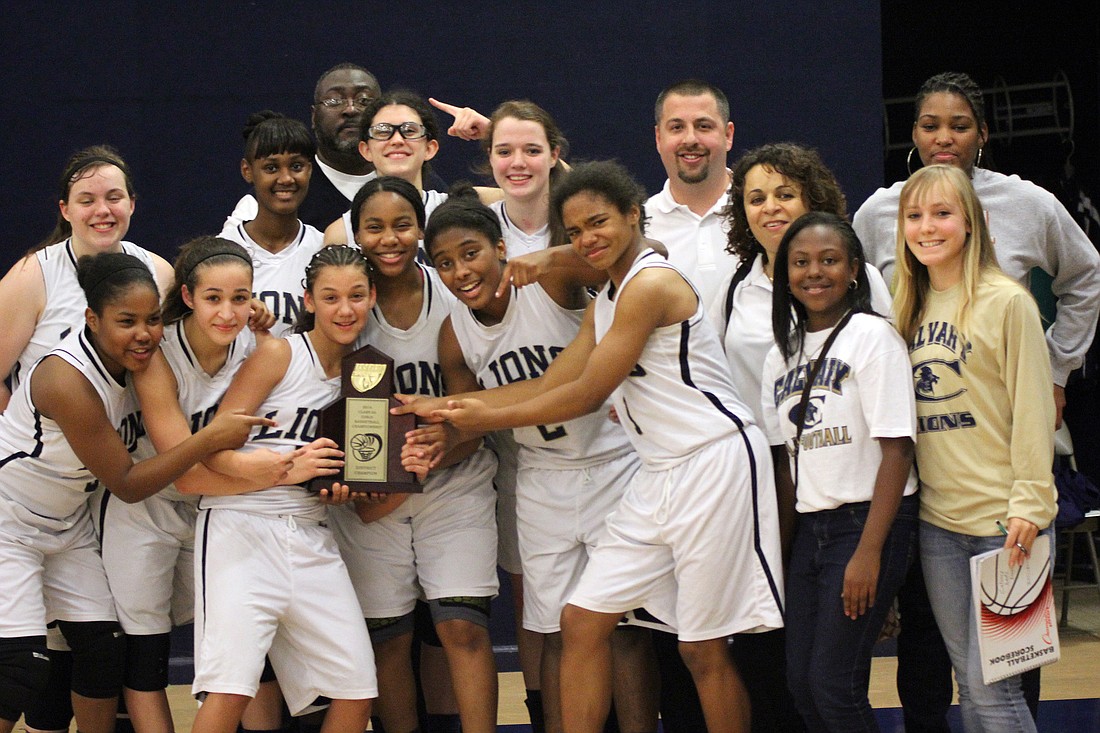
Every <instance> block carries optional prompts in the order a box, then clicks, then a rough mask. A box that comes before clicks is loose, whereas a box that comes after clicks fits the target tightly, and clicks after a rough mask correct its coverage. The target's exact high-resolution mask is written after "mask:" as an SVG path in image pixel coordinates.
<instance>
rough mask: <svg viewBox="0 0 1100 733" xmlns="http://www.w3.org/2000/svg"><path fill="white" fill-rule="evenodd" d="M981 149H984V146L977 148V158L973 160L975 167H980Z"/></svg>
mask: <svg viewBox="0 0 1100 733" xmlns="http://www.w3.org/2000/svg"><path fill="white" fill-rule="evenodd" d="M982 150H984V148H978V159H977V160H975V161H974V167H975V168H981V167H982Z"/></svg>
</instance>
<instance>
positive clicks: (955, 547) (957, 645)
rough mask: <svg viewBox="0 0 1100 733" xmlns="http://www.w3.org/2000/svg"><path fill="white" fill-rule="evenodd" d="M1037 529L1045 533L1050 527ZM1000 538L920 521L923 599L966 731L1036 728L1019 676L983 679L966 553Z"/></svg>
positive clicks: (1009, 732) (1008, 732) (1005, 732)
mask: <svg viewBox="0 0 1100 733" xmlns="http://www.w3.org/2000/svg"><path fill="white" fill-rule="evenodd" d="M1039 534H1041V535H1047V534H1050V528H1047V529H1044V530H1043V531H1042V532H1040V533H1039ZM1004 543H1005V540H1004V537H1001V536H1000V535H995V536H992V537H973V536H971V535H965V534H959V533H957V532H951V531H949V530H946V529H941V528H939V527H937V526H935V525H932V524H929V523H928V522H921V523H920V559H921V566H922V568H923V570H924V581H925V584H926V585H927V586H928V599H929V600H930V601H931V602H932V612H933V613H934V614H935V615H936V623H937V624H938V625H939V627H940V633H941V634H943V641H944V643H945V644H946V645H947V653H948V654H949V655H950V656H951V666H952V667H954V669H955V682H956V683H958V685H959V707H960V708H961V712H962V719H963V727H964V728H965V729H966V731H967V733H979V732H981V731H989V732H992V731H996V732H997V733H1014V732H1016V731H1022V732H1023V733H1032V732H1033V731H1035V721H1034V720H1033V719H1032V717H1031V712H1030V711H1029V710H1028V707H1027V703H1026V702H1025V700H1024V693H1023V690H1022V689H1021V688H1020V676H1019V675H1015V676H1013V677H1009V678H1008V679H1004V680H1001V681H1000V682H994V683H993V684H992V685H986V684H984V683H983V682H982V665H981V658H980V656H979V654H978V636H977V620H976V618H975V615H974V609H973V607H972V603H973V601H972V599H971V590H970V558H971V557H973V556H974V555H978V554H980V553H983V552H986V551H988V550H997V549H1000V548H1001V547H1003V546H1004ZM902 623H903V624H904V623H905V621H904V620H903V621H902Z"/></svg>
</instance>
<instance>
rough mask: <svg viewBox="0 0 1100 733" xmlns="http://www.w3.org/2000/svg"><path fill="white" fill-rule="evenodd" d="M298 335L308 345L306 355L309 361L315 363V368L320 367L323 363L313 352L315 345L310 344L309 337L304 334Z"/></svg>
mask: <svg viewBox="0 0 1100 733" xmlns="http://www.w3.org/2000/svg"><path fill="white" fill-rule="evenodd" d="M298 335H299V336H301V337H302V341H304V342H305V344H306V353H307V354H309V360H310V361H311V362H313V365H314V366H319V365H320V363H321V362H320V361H318V360H317V354H315V353H314V351H313V344H311V343H310V342H309V335H308V334H304V333H300V334H298ZM283 376H284V377H285V376H286V375H285V374H284V375H283ZM280 381H281V380H280Z"/></svg>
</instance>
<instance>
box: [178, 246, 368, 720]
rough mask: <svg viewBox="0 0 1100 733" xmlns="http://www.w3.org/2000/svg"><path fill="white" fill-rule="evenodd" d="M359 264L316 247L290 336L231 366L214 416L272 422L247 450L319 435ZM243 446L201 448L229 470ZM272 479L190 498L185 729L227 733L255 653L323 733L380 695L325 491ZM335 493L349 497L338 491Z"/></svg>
mask: <svg viewBox="0 0 1100 733" xmlns="http://www.w3.org/2000/svg"><path fill="white" fill-rule="evenodd" d="M369 269H370V268H369V264H368V263H367V261H366V259H365V258H364V257H363V256H362V254H361V253H360V252H359V251H358V250H357V249H355V248H351V247H326V248H323V249H321V250H320V251H319V252H318V253H317V254H316V255H314V257H313V259H312V260H311V262H310V264H309V266H308V267H307V268H306V271H305V284H306V289H305V295H304V305H305V309H306V311H305V315H304V316H303V319H302V323H300V324H299V325H298V326H296V328H295V331H296V332H295V333H294V334H293V335H291V336H289V337H287V338H285V339H268V340H266V341H264V342H262V343H261V344H259V346H258V347H257V349H256V351H255V352H253V354H252V355H251V356H250V357H249V358H248V359H247V360H246V361H245V363H244V364H243V365H242V366H241V368H240V369H239V371H238V372H237V375H236V376H235V377H234V379H233V382H232V384H231V385H230V387H229V389H228V390H227V391H226V393H225V396H224V397H223V398H222V401H221V405H220V406H219V408H218V414H219V415H221V414H222V413H223V412H231V411H234V410H243V411H244V412H246V413H253V412H259V413H262V414H265V415H269V416H271V417H273V418H275V419H277V420H278V422H279V426H278V428H277V429H261V430H259V431H256V432H254V433H253V434H252V435H251V436H250V437H249V440H248V443H246V445H245V451H246V452H252V451H257V450H265V449H266V450H271V451H275V452H284V453H294V452H295V451H296V450H297V449H298V448H300V447H301V446H304V445H306V444H308V443H310V441H312V440H314V439H315V438H316V437H317V432H318V431H319V429H320V411H321V409H322V408H324V407H325V406H327V405H328V404H329V403H331V402H332V401H333V400H334V399H336V397H337V396H338V395H339V391H340V369H341V360H342V359H343V357H344V356H345V355H347V354H348V353H349V352H350V351H351V350H352V348H353V347H354V344H355V340H356V338H357V337H358V336H359V333H360V331H362V329H363V327H364V326H365V324H366V322H367V317H368V313H369V309H370V306H371V305H372V304H373V303H374V287H373V284H372V283H371V278H370V276H369ZM240 458H241V455H239V454H235V453H229V452H222V453H220V454H216V455H214V456H211V457H210V458H209V459H208V460H207V461H206V465H207V467H208V468H210V469H212V470H214V471H217V472H218V473H224V474H226V475H235V474H237V470H236V469H235V465H236V462H237V461H238V460H239V459H240ZM289 480H291V479H287V480H286V481H284V482H283V483H281V484H279V485H275V486H271V487H268V488H259V489H257V487H256V486H255V485H254V484H250V482H248V481H247V480H245V481H238V482H236V485H235V486H234V485H233V484H232V483H229V484H227V485H221V484H213V483H211V484H209V485H208V486H207V487H206V488H205V489H204V491H203V496H202V497H201V499H200V501H199V518H198V523H197V526H196V537H197V538H198V541H197V542H196V545H197V551H196V553H195V559H196V563H195V567H196V570H195V581H196V608H195V681H194V684H193V690H194V692H195V693H196V694H200V693H206V698H205V702H204V703H203V705H202V707H201V708H200V709H199V712H198V715H197V716H196V718H195V725H194V728H193V729H194V730H196V731H203V732H209V731H217V732H219V733H222V732H224V733H232V731H235V730H236V728H237V725H238V723H239V722H240V720H241V715H242V713H243V712H244V709H245V707H246V705H247V704H248V702H249V700H250V699H251V698H252V696H253V695H255V694H256V691H257V689H258V686H259V681H260V674H261V670H262V668H263V666H264V657H265V654H266V655H267V656H268V657H269V658H270V660H271V664H272V667H273V668H274V670H275V673H276V675H277V676H278V678H279V683H280V687H281V688H282V692H283V695H284V697H285V699H286V702H287V706H288V708H289V709H290V712H291V713H292V714H295V715H297V714H300V713H301V712H303V711H304V710H306V709H307V708H308V707H309V706H310V705H312V704H313V703H314V701H315V700H316V699H317V698H318V697H320V696H324V697H328V698H330V699H331V701H332V702H331V704H330V706H329V709H328V712H327V713H326V717H325V722H324V726H323V727H324V729H325V730H329V731H345V732H346V733H361V731H362V730H363V729H365V728H366V726H367V723H368V720H369V718H370V698H373V697H375V696H376V695H377V685H376V683H375V674H374V663H373V657H372V655H371V650H370V640H369V638H368V637H367V630H366V627H365V626H364V625H363V623H362V621H361V616H360V613H359V608H358V604H357V603H356V599H355V593H354V590H353V589H352V586H351V581H350V579H349V578H348V573H347V569H346V567H345V566H344V563H343V561H342V560H341V559H340V555H339V552H338V551H337V548H336V543H335V540H334V539H333V536H332V532H331V530H329V528H328V524H327V521H328V511H327V507H326V506H325V503H326V502H325V501H324V498H325V497H323V496H318V495H316V494H311V493H310V492H309V491H307V490H306V489H305V488H304V487H303V486H300V485H292V484H289V483H288V481H289ZM345 497H346V495H345Z"/></svg>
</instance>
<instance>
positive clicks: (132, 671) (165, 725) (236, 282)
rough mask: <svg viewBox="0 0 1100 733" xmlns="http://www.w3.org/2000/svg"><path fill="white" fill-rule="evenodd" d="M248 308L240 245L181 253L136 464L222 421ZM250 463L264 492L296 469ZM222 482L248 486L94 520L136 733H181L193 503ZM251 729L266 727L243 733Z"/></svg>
mask: <svg viewBox="0 0 1100 733" xmlns="http://www.w3.org/2000/svg"><path fill="white" fill-rule="evenodd" d="M251 298H252V261H251V259H250V258H249V256H248V253H247V252H246V251H245V250H244V249H243V248H242V247H241V246H240V245H237V244H235V243H233V242H230V241H227V240H224V239H217V238H214V237H201V238H199V239H196V240H194V241H192V242H189V243H187V244H185V245H184V246H183V247H181V248H180V254H179V257H177V259H176V263H175V282H174V283H173V286H172V289H171V290H170V291H169V293H168V297H167V298H166V301H165V306H164V321H165V323H166V324H167V325H166V326H165V329H164V339H163V340H162V341H161V349H160V350H159V351H158V352H157V353H156V354H154V355H153V357H152V359H151V361H150V364H149V367H148V368H147V369H145V370H144V371H142V372H141V373H139V374H135V375H134V386H135V390H136V392H137V395H138V398H139V400H140V402H141V406H142V422H143V424H144V427H145V431H146V434H145V435H143V436H142V437H141V438H140V440H139V441H138V447H137V451H136V454H137V455H138V456H139V457H140V456H145V455H152V454H153V453H154V452H156V451H157V450H159V451H160V452H163V451H166V450H169V449H171V448H172V447H174V446H175V445H177V444H179V443H180V442H182V441H183V440H185V439H186V438H187V437H189V436H190V435H191V434H192V433H194V432H196V431H198V430H199V429H201V428H202V427H203V426H204V425H206V424H207V423H208V422H209V421H210V420H211V419H212V418H213V417H214V413H215V412H216V410H217V407H218V402H219V401H220V400H221V397H222V394H223V393H224V392H225V389H226V388H227V387H228V386H229V381H230V380H231V379H232V377H233V375H234V374H235V373H236V371H237V368H238V367H239V366H240V364H241V363H242V362H243V361H244V359H245V358H246V357H247V356H248V354H249V353H251V351H252V349H253V341H254V339H253V336H252V334H251V332H250V331H248V330H247V329H246V328H245V326H246V325H247V324H248V320H249V317H250V310H251ZM323 450H330V449H329V448H326V449H323ZM331 452H335V451H331ZM248 455H249V457H250V458H252V459H253V460H252V461H251V463H250V464H248V465H246V466H244V467H243V468H244V470H245V472H246V473H247V475H246V476H244V477H243V478H248V479H255V480H256V481H257V483H256V488H262V487H263V486H268V485H271V484H273V483H275V482H276V481H278V480H280V477H281V475H282V474H283V473H285V471H286V469H287V463H288V458H287V456H285V455H283V454H278V453H274V452H271V451H257V452H255V453H251V454H248ZM316 457H317V456H316V455H311V458H316ZM326 470H327V469H326ZM289 480H290V481H291V482H293V481H295V480H297V479H293V478H292V479H289ZM215 482H221V483H223V484H224V483H226V482H231V485H232V486H233V487H235V488H236V487H239V486H240V484H241V482H242V478H237V477H228V476H222V475H219V474H215V473H213V472H211V471H209V470H208V469H206V468H205V467H204V466H203V465H202V464H199V465H197V466H195V467H193V468H192V469H191V470H189V471H188V472H187V473H186V474H185V475H184V476H182V477H180V479H178V480H177V481H176V482H175V484H174V486H171V487H168V488H167V489H165V490H164V491H161V492H159V493H158V494H156V495H155V496H152V497H150V498H148V499H146V500H145V501H142V502H140V503H137V504H127V503H125V502H122V501H119V500H118V498H117V497H115V496H113V495H112V494H109V493H108V494H106V495H105V496H104V498H103V500H102V504H101V506H100V507H99V509H98V510H97V511H98V515H97V518H98V530H99V535H100V542H101V545H102V553H103V563H104V567H105V568H106V570H107V579H108V581H109V582H110V586H111V592H112V594H113V595H114V597H115V607H116V609H117V611H118V614H119V620H120V622H121V624H122V628H123V631H125V632H126V649H127V659H126V681H125V686H124V693H125V696H126V708H127V711H128V712H129V714H130V718H131V720H132V721H133V724H134V728H135V729H136V730H137V731H138V733H144V732H145V731H164V730H169V731H170V730H171V729H172V718H171V711H170V709H169V707H168V700H167V697H166V695H165V693H164V690H165V687H166V686H167V684H168V654H169V631H170V630H171V629H172V627H173V626H174V625H179V624H183V623H188V622H190V621H191V619H192V618H193V617H194V595H195V592H194V572H193V569H194V536H195V517H196V504H197V503H198V497H197V496H194V494H198V493H203V492H206V491H211V490H213V489H212V484H214V483H215ZM185 494H191V495H192V496H187V495H185ZM269 692H275V691H274V690H271V691H269ZM270 707H271V709H272V713H271V715H270V719H269V721H263V722H266V723H267V724H266V725H261V726H260V727H264V728H271V727H276V726H277V725H278V722H279V715H280V714H281V708H280V700H279V698H278V697H277V693H276V696H275V698H274V701H273V704H271V705H270ZM253 713H255V711H253ZM252 727H257V726H256V725H255V724H253V725H252V726H248V725H246V729H248V728H252Z"/></svg>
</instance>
